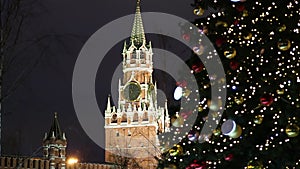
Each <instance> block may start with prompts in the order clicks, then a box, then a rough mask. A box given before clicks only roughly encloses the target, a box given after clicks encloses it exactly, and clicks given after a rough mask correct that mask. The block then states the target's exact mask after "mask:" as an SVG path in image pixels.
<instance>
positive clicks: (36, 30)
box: [2, 0, 195, 162]
mask: <svg viewBox="0 0 300 169" xmlns="http://www.w3.org/2000/svg"><path fill="white" fill-rule="evenodd" d="M190 3H192V1H191V0H189V1H186V0H172V1H166V0H142V5H141V9H142V12H150V11H151V12H164V13H169V14H173V15H177V16H180V17H183V18H185V19H187V20H189V21H193V20H194V19H195V16H194V15H193V11H192V10H193V8H192V7H191V6H190ZM135 4H136V1H135V0H119V1H111V0H102V1H100V0H88V1H82V0H60V1H53V0H46V1H43V8H41V9H36V10H37V11H38V12H40V13H39V14H38V15H36V16H34V17H32V18H31V20H30V22H28V25H27V28H26V33H25V35H24V38H31V37H38V36H40V35H43V34H60V35H63V36H62V38H60V39H58V40H57V39H55V38H53V37H52V38H51V37H50V38H48V39H46V40H45V42H43V43H44V44H48V43H49V46H50V48H49V49H48V50H47V53H46V54H45V55H44V56H43V57H41V58H40V60H39V62H38V65H37V66H35V67H34V69H33V71H32V72H31V73H30V74H29V75H28V76H27V77H26V80H24V81H22V83H21V85H19V86H18V88H17V89H16V90H15V91H14V92H13V93H12V94H11V95H10V96H9V97H8V98H7V99H6V100H5V101H4V103H3V109H4V110H3V111H4V113H3V117H2V122H3V123H2V126H3V134H2V136H3V140H2V145H3V146H2V149H3V154H9V155H13V154H22V155H30V154H31V153H32V152H34V151H35V149H37V148H38V147H39V146H41V143H42V138H43V135H44V133H45V132H48V130H49V128H50V125H51V123H52V119H53V112H58V113H59V120H60V124H61V129H62V130H63V131H64V132H66V136H67V139H68V155H70V156H78V157H80V160H81V161H89V162H102V161H103V155H102V150H101V148H100V147H98V146H97V145H96V144H94V143H93V141H92V140H90V139H89V137H88V136H87V135H86V134H85V133H84V132H83V130H82V128H81V127H80V124H79V123H78V120H77V117H76V114H75V112H74V108H73V102H72V88H71V87H72V72H73V68H74V64H75V61H76V58H77V56H78V53H79V52H80V50H81V47H82V46H83V44H84V42H85V41H86V40H87V39H88V38H89V36H91V35H92V34H93V33H94V32H95V31H97V30H98V29H99V28H101V27H102V26H103V25H105V24H106V23H108V22H110V21H112V20H114V19H117V18H119V17H122V16H124V15H128V14H132V13H134V11H135ZM145 29H147V28H145ZM71 34H72V36H69V35H71ZM64 35H65V36H64ZM73 35H76V37H75V36H73ZM155 38H156V40H155ZM147 39H148V40H149V38H148V37H147ZM151 41H153V46H154V47H157V48H160V47H161V42H159V41H158V42H155V41H157V37H155V36H153V39H151ZM120 44H121V43H120ZM120 44H118V45H116V46H115V47H114V48H112V50H111V52H109V54H108V55H107V56H106V57H108V58H109V59H107V61H108V62H110V64H111V65H116V64H118V62H120V61H121V54H120V53H121V50H122V46H121V45H120ZM175 48H176V43H170V44H169V45H167V47H166V49H167V50H171V51H172V49H173V50H174V49H175ZM39 50H41V49H40V47H38V46H34V47H32V48H31V49H30V50H28V51H26V52H24V53H22V54H20V55H21V56H20V57H19V58H21V59H20V60H23V61H24V60H27V61H28V60H29V61H28V62H30V63H32V62H31V61H30V60H34V59H35V58H37V57H38V56H35V55H37V53H38V51H39ZM175 53H176V51H175ZM177 53H180V51H177ZM184 55H187V54H186V53H185V54H184ZM154 57H155V54H154ZM20 62H22V61H20ZM26 63H27V62H26ZM28 65H30V64H28ZM108 65H109V64H108ZM108 65H106V66H104V67H101V68H100V69H99V72H100V74H101V76H105V75H106V76H107V77H108V78H109V77H110V74H111V72H112V70H113V67H110V66H108ZM24 66H26V64H23V65H22V64H21V66H20V67H21V68H22V67H24ZM20 67H19V68H16V71H14V72H18V69H20ZM15 74H17V73H11V75H10V76H11V77H10V76H8V77H7V78H8V79H13V78H14V77H15ZM158 83H159V82H158ZM96 84H97V89H96V91H97V98H98V103H99V105H100V108H101V109H103V108H104V107H103V106H104V105H105V104H106V100H107V95H108V94H109V89H108V87H109V85H110V84H109V83H107V82H97V83H96ZM6 85H8V86H9V85H10V84H9V83H8V84H6ZM99 134H101V133H99Z"/></svg>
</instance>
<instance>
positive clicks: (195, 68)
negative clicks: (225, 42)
mask: <svg viewBox="0 0 300 169" xmlns="http://www.w3.org/2000/svg"><path fill="white" fill-rule="evenodd" d="M203 67H204V66H203V64H202V63H196V64H194V65H193V66H192V69H193V71H194V72H195V73H199V72H201V71H202V70H203Z"/></svg>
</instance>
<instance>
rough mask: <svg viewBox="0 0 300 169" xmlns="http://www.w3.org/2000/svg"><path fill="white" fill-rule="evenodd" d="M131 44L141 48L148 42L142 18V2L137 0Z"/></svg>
mask: <svg viewBox="0 0 300 169" xmlns="http://www.w3.org/2000/svg"><path fill="white" fill-rule="evenodd" d="M130 41H131V43H133V44H134V45H135V46H136V47H141V46H142V45H143V44H144V43H145V42H146V37H145V32H144V26H143V21H142V16H141V9H140V0H137V3H136V10H135V17H134V22H133V28H132V32H131V38H130Z"/></svg>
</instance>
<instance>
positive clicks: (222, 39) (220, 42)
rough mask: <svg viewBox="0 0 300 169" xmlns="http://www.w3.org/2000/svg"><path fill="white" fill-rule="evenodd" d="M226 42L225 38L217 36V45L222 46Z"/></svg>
mask: <svg viewBox="0 0 300 169" xmlns="http://www.w3.org/2000/svg"><path fill="white" fill-rule="evenodd" d="M224 42H225V39H224V38H217V39H216V46H217V47H221V46H222V45H223V43H224Z"/></svg>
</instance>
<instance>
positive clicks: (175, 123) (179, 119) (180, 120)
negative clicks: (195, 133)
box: [171, 115, 184, 127]
mask: <svg viewBox="0 0 300 169" xmlns="http://www.w3.org/2000/svg"><path fill="white" fill-rule="evenodd" d="M171 123H172V126H174V127H181V126H182V125H183V124H184V119H183V117H182V116H180V115H176V117H172V118H171Z"/></svg>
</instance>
